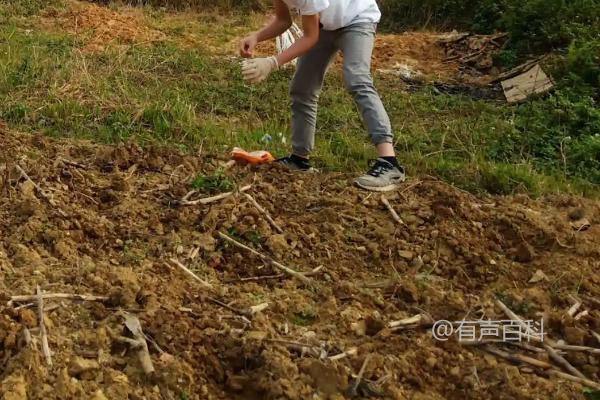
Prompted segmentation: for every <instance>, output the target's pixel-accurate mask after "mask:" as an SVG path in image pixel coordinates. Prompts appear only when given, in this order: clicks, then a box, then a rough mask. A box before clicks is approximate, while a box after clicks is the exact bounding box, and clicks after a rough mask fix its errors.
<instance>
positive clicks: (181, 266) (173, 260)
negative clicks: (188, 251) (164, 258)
mask: <svg viewBox="0 0 600 400" xmlns="http://www.w3.org/2000/svg"><path fill="white" fill-rule="evenodd" d="M169 261H171V262H172V263H173V264H175V265H176V266H177V267H179V268H180V269H181V270H182V271H183V272H185V273H186V274H187V275H188V276H190V277H192V278H193V279H194V280H195V281H196V282H198V283H200V284H201V285H202V286H204V287H205V288H207V289H212V288H213V285H211V284H210V283H208V282H207V281H205V280H204V279H202V278H200V277H199V276H198V275H196V274H195V273H193V272H192V271H190V270H189V269H188V268H187V267H186V266H185V265H183V264H182V263H180V262H179V260H177V259H176V258H171V259H169ZM167 265H168V264H167Z"/></svg>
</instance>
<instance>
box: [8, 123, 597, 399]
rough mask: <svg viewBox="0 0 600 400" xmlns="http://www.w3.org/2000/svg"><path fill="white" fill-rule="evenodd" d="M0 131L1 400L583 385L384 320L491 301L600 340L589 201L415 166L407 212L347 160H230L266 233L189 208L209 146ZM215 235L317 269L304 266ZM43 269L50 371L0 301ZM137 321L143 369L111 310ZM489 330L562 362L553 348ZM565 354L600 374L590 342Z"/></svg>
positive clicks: (225, 211)
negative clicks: (302, 167)
mask: <svg viewBox="0 0 600 400" xmlns="http://www.w3.org/2000/svg"><path fill="white" fill-rule="evenodd" d="M0 146H1V149H2V151H1V152H0V163H1V164H0V182H1V185H0V190H1V197H0V235H1V238H2V239H1V240H2V241H1V242H0V300H1V304H0V382H2V383H1V385H0V395H1V396H3V397H2V398H3V399H7V400H8V399H11V400H15V399H42V398H43V399H83V398H93V399H96V400H100V399H144V398H145V399H230V398H231V399H234V398H239V399H284V398H289V399H317V398H319V399H326V398H330V399H343V398H351V397H356V398H361V397H362V398H368V397H380V398H390V399H464V398H467V399H492V398H493V399H501V398H506V399H515V398H518V399H540V398H546V399H550V398H552V399H574V398H584V391H585V390H584V386H582V385H580V384H579V383H574V382H570V381H568V380H564V379H561V378H559V377H556V376H554V375H553V374H552V373H548V372H547V371H546V372H545V371H544V368H538V367H533V366H531V365H529V364H524V363H520V364H519V363H516V364H515V363H511V362H510V361H507V360H504V359H502V358H499V357H498V356H495V355H492V354H490V353H488V352H485V351H484V350H483V348H482V346H462V345H460V344H459V343H458V342H457V340H456V338H451V339H450V340H448V341H438V340H435V339H434V338H433V336H432V333H431V330H430V329H428V327H427V325H426V324H424V325H423V326H421V325H420V323H415V324H412V325H408V327H404V329H402V328H401V329H398V328H396V329H391V328H390V327H389V323H390V322H391V321H397V320H402V319H405V318H408V317H411V316H414V315H420V320H421V321H429V320H434V321H436V320H441V319H444V320H450V321H455V320H462V319H467V320H475V319H479V318H485V319H488V318H489V319H494V320H499V319H506V318H507V317H506V316H505V315H504V314H503V312H502V310H501V309H500V308H499V307H498V306H497V304H496V303H495V302H494V301H495V300H496V299H500V300H501V301H502V302H503V303H504V304H506V305H508V306H509V307H510V308H511V309H512V310H513V311H515V312H516V313H518V314H519V315H520V316H521V317H523V318H526V319H531V320H539V319H540V318H544V324H545V326H544V329H545V333H546V334H547V335H548V337H550V338H552V339H554V340H561V339H562V340H564V342H565V343H568V344H570V345H578V346H588V347H595V348H600V343H599V342H598V340H599V338H595V337H594V332H600V326H599V325H600V319H599V318H598V317H599V316H600V306H599V303H600V302H599V301H598V299H599V298H600V274H598V272H597V271H598V268H599V266H600V261H599V260H600V257H599V256H600V213H599V212H600V207H599V206H598V203H597V202H595V201H592V200H585V199H580V198H574V197H566V196H553V197H546V198H542V199H539V200H531V199H529V198H528V197H526V196H511V197H476V196H473V195H471V194H468V193H465V192H463V191H460V190H458V189H456V188H453V187H452V186H449V185H448V184H446V183H443V182H441V181H438V180H436V179H434V178H431V177H418V176H417V177H414V178H411V179H410V180H409V181H408V182H407V183H406V184H405V185H404V187H403V188H402V189H401V190H400V191H398V192H396V193H392V194H387V198H388V200H389V202H390V203H391V206H392V207H393V208H394V209H395V210H396V211H397V212H398V214H399V215H400V218H401V219H402V221H403V224H401V223H397V222H395V220H394V219H393V218H392V216H391V214H390V213H389V211H388V209H387V208H386V207H385V206H384V205H383V204H382V202H381V200H380V196H379V195H376V194H369V193H366V192H363V191H360V190H358V189H356V188H354V187H352V185H351V178H352V177H351V176H347V175H342V174H331V173H322V174H310V175H308V174H304V175H296V174H291V173H288V172H286V171H282V170H281V169H279V168H277V167H275V166H273V167H264V168H250V167H234V168H231V169H230V170H228V171H227V172H226V174H227V176H228V179H230V180H232V181H235V182H236V186H237V187H243V186H246V185H251V186H250V188H249V189H248V190H247V191H246V192H245V193H248V194H250V195H251V196H252V197H253V198H254V199H255V200H256V202H257V203H258V204H259V205H261V206H262V207H263V208H264V209H265V210H266V211H267V213H268V214H269V215H271V216H272V217H273V219H274V221H275V223H276V225H278V226H279V227H280V228H281V230H282V232H283V233H278V232H277V231H276V230H275V228H274V225H273V224H271V223H269V221H268V220H267V218H266V217H265V214H263V213H262V212H260V211H258V210H257V208H256V207H255V206H254V205H253V204H252V202H251V200H250V199H249V198H247V197H246V196H245V195H243V194H240V193H235V194H233V195H232V196H229V197H226V198H224V199H222V200H219V201H215V202H212V203H208V204H202V202H196V203H197V204H194V201H195V200H197V199H202V198H204V197H208V196H211V195H213V194H214V193H203V191H202V190H200V191H199V192H197V193H192V194H191V195H189V196H188V197H187V201H189V202H192V204H186V205H184V204H181V199H182V198H184V196H186V194H188V192H190V190H191V189H192V188H191V182H192V181H193V180H194V178H195V177H196V176H198V175H209V174H211V173H213V172H214V171H215V170H216V169H217V168H218V166H219V165H220V164H221V163H222V161H220V160H217V159H215V158H211V157H208V156H204V155H200V156H191V155H185V156H184V155H182V154H179V153H177V152H174V151H173V150H164V149H159V148H147V149H142V148H139V147H137V146H136V145H134V144H126V145H120V146H116V147H109V146H99V145H94V144H91V143H88V142H76V141H56V140H53V139H49V138H45V137H41V136H31V135H21V134H16V133H11V132H6V131H3V132H2V133H0ZM19 168H21V169H22V170H23V172H25V174H27V176H28V177H29V178H30V179H27V178H26V177H25V175H24V174H23V173H22V172H21V171H20V170H19ZM586 220H587V222H589V224H590V226H589V228H588V226H587V225H585V224H584V222H586ZM222 235H227V236H228V237H230V238H233V239H234V240H236V241H238V242H239V243H243V244H245V245H246V246H248V247H250V248H252V249H255V250H256V251H258V252H260V253H261V254H263V255H265V256H266V257H270V258H273V259H275V260H277V261H279V262H280V263H281V264H283V265H285V266H287V267H289V268H292V269H295V270H297V271H300V272H311V273H310V274H308V275H310V277H309V278H308V279H310V282H309V283H306V282H303V281H302V280H300V279H298V278H293V277H290V276H289V275H287V274H285V273H281V271H280V269H278V268H276V267H275V266H274V265H273V264H272V263H271V262H270V261H268V260H266V259H261V257H259V256H257V255H255V254H252V253H251V252H249V251H247V250H244V249H241V248H239V247H236V246H234V245H233V244H232V243H231V242H228V241H226V240H223V236H222ZM172 260H177V261H178V262H179V263H181V264H182V265H184V266H186V267H187V268H189V270H191V271H193V272H194V273H195V274H196V276H198V277H200V278H201V279H202V280H204V281H207V282H208V283H209V284H210V285H211V287H207V286H205V285H203V284H202V283H201V282H198V281H197V280H195V279H194V278H192V277H191V276H190V275H188V274H186V273H185V272H184V271H183V270H182V269H181V268H180V267H178V266H177V265H176V263H175V262H174V261H172ZM37 286H39V287H40V289H41V291H43V293H44V296H46V298H45V301H44V308H45V312H44V314H45V317H44V321H45V323H44V326H45V328H46V330H47V337H48V347H49V349H50V351H51V355H52V363H53V365H52V366H51V367H50V366H48V365H47V364H46V360H45V358H44V355H43V346H42V345H43V343H42V340H41V336H42V335H41V334H40V326H39V325H40V324H39V318H38V309H37V307H36V300H35V299H29V300H21V301H14V302H11V303H10V304H9V301H10V300H11V296H15V295H33V294H35V293H36V287H37ZM55 293H66V294H84V295H95V296H100V297H99V298H98V299H96V300H98V301H89V300H84V301H81V300H69V299H56V298H52V295H53V294H55ZM576 300H580V301H581V303H582V305H581V306H580V307H579V309H578V310H576V311H575V312H574V313H572V314H573V315H572V316H571V315H569V314H568V313H567V310H568V309H569V308H570V307H571V306H572V305H573V303H574V302H575V301H576ZM264 303H267V305H266V308H265V306H264ZM255 306H259V307H255ZM252 307H254V308H252ZM136 317H137V318H138V319H139V321H140V323H141V328H142V329H143V332H144V333H145V336H146V339H147V343H148V349H149V350H148V351H149V354H150V357H151V361H152V364H153V369H154V372H151V373H144V370H143V368H142V364H141V362H140V357H139V354H138V353H139V352H140V348H139V347H135V346H134V345H133V344H132V343H131V342H132V340H133V339H129V343H128V342H127V339H123V337H127V338H130V337H131V335H130V334H129V333H130V332H128V331H129V330H128V329H125V325H124V323H123V321H124V319H126V320H127V321H128V322H129V323H131V321H132V320H133V321H135V318H136ZM560 343H561V342H559V344H560ZM565 343H562V344H565ZM532 345H533V344H532ZM495 346H496V347H497V348H498V349H503V350H502V351H504V352H506V353H511V354H513V353H516V354H521V355H527V356H529V357H531V358H534V359H536V360H538V361H542V362H546V363H550V364H552V365H553V368H555V369H557V370H563V371H564V372H568V371H567V370H565V368H564V367H562V366H560V365H559V364H557V363H556V362H555V361H554V360H552V359H549V357H548V355H547V354H546V352H538V351H536V350H534V349H529V350H527V349H524V348H520V347H516V346H506V345H501V344H496V345H495ZM343 352H347V354H345V356H344V354H341V355H340V353H343ZM142 353H143V351H142ZM561 353H562V357H564V358H565V359H566V360H568V362H569V363H570V364H571V365H572V366H573V367H574V368H576V369H577V370H578V371H580V372H581V373H582V374H583V375H585V376H586V377H587V379H589V380H592V381H596V382H597V381H599V380H600V372H599V371H600V368H599V361H600V356H599V355H597V354H594V353H593V351H591V350H587V351H570V350H569V351H561ZM331 356H333V359H330V358H329V357H331ZM365 360H366V362H365ZM363 366H364V368H361V367H363ZM361 369H362V374H361V373H360V372H361ZM357 375H360V376H357Z"/></svg>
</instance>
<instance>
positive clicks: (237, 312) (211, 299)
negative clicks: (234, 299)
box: [206, 296, 252, 318]
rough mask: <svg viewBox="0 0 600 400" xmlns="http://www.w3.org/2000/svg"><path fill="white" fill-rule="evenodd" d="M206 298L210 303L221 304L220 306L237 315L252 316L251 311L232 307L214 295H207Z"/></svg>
mask: <svg viewBox="0 0 600 400" xmlns="http://www.w3.org/2000/svg"><path fill="white" fill-rule="evenodd" d="M206 299H207V300H208V301H210V302H211V303H214V304H216V305H218V306H221V307H223V308H225V309H227V310H229V311H231V312H233V313H235V314H239V315H243V316H244V317H248V318H252V312H251V311H246V310H240V309H239V308H235V307H232V306H230V305H229V304H227V303H224V302H222V301H221V300H219V299H215V298H214V297H210V296H207V297H206Z"/></svg>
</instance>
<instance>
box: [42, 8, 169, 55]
mask: <svg viewBox="0 0 600 400" xmlns="http://www.w3.org/2000/svg"><path fill="white" fill-rule="evenodd" d="M42 25H43V26H47V27H50V28H52V29H59V30H60V31H62V32H69V33H72V34H77V35H78V37H79V38H84V40H85V43H86V44H85V46H84V50H86V51H90V52H101V51H103V50H104V49H105V48H106V46H107V45H110V44H115V43H124V44H131V43H142V42H143V43H148V42H154V41H159V40H163V39H164V38H165V35H164V34H163V33H162V32H160V31H157V30H155V29H152V28H150V27H148V26H147V24H146V23H145V22H144V16H143V13H142V11H141V10H139V9H137V10H136V9H135V8H125V7H122V8H120V9H119V11H118V12H117V11H113V10H111V9H109V8H107V7H103V6H99V5H96V4H93V3H88V2H80V1H75V0H68V1H67V3H66V7H65V8H64V9H54V8H51V9H48V10H46V12H45V14H44V16H43V18H42Z"/></svg>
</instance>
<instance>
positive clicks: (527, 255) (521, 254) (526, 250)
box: [514, 242, 535, 263]
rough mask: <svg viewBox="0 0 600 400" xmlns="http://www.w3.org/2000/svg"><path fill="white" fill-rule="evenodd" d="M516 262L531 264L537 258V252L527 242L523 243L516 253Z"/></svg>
mask: <svg viewBox="0 0 600 400" xmlns="http://www.w3.org/2000/svg"><path fill="white" fill-rule="evenodd" d="M514 257H515V261H518V262H521V263H528V262H531V261H532V260H533V259H534V257H535V250H534V249H533V247H532V246H531V245H530V244H529V243H527V242H521V243H520V244H519V245H518V246H517V248H516V249H515V251H514Z"/></svg>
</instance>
